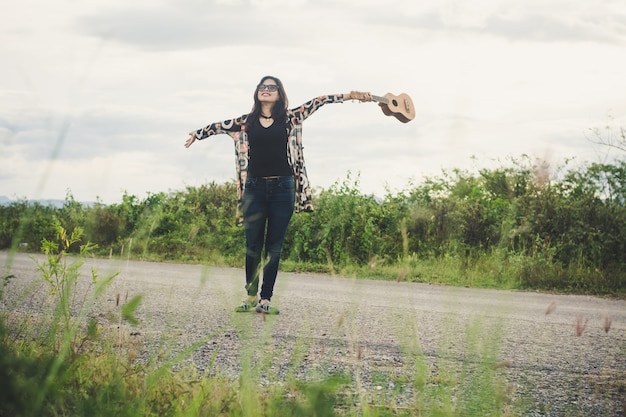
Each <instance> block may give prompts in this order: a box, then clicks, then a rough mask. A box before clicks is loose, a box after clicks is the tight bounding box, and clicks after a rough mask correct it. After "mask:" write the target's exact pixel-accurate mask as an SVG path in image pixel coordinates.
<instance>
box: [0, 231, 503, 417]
mask: <svg viewBox="0 0 626 417" xmlns="http://www.w3.org/2000/svg"><path fill="white" fill-rule="evenodd" d="M81 236H82V233H81V230H80V229H76V230H74V231H73V232H72V233H70V234H68V233H67V232H66V231H65V230H64V229H63V228H62V227H60V226H57V238H58V242H52V241H46V240H44V242H43V245H42V248H43V251H44V254H45V255H46V256H45V260H44V261H43V262H38V261H35V262H36V266H37V268H38V270H39V272H40V274H41V277H42V283H44V286H45V287H46V288H47V299H46V302H47V305H48V307H49V309H50V314H46V312H45V311H27V312H24V311H21V312H16V311H5V312H3V313H2V315H0V416H12V417H31V416H33V417H34V416H37V417H45V416H107V417H109V416H122V417H124V416H163V417H167V416H171V417H183V416H211V417H216V416H242V417H244V416H245V417H265V416H363V417H383V416H459V415H480V416H501V415H515V414H514V413H513V411H512V409H511V408H510V404H509V400H508V399H507V398H506V392H504V391H503V390H502V388H501V387H502V381H501V380H500V378H499V377H498V376H497V372H496V369H497V368H496V367H494V360H495V359H494V356H493V349H495V346H497V336H496V337H495V339H494V340H493V341H491V342H493V343H478V340H479V339H480V338H479V337H478V333H481V331H480V330H479V329H477V328H475V329H472V328H469V329H468V334H467V344H468V346H469V351H468V358H470V359H471V360H468V361H466V362H465V363H463V364H461V368H460V369H457V367H456V366H455V364H454V363H453V362H449V363H446V362H445V361H443V360H442V361H441V362H440V363H439V364H438V372H437V374H436V375H433V373H432V371H431V369H430V365H429V364H428V363H427V361H426V359H425V358H424V356H423V354H422V353H421V352H420V349H419V346H413V345H412V344H411V342H410V340H417V338H416V337H414V338H407V339H406V343H405V348H406V353H405V355H406V361H407V363H412V364H413V365H412V366H413V371H412V372H407V373H406V374H403V375H398V374H392V373H386V372H385V371H384V370H375V371H372V372H371V373H370V374H369V376H368V377H369V378H370V379H372V381H373V382H374V383H376V381H379V386H386V387H389V386H391V387H393V388H391V389H387V388H385V390H382V391H380V392H373V393H372V392H369V393H367V392H366V390H364V389H363V383H362V379H363V374H362V372H361V371H362V370H361V368H360V365H359V360H360V358H359V357H356V358H355V362H354V364H353V365H352V366H347V367H346V369H344V370H342V371H335V372H329V371H325V370H324V369H328V368H325V367H324V365H328V364H323V365H322V366H321V367H318V368H316V369H317V371H315V372H313V373H311V374H308V375H306V376H305V377H304V378H303V377H302V375H301V374H299V372H297V371H295V370H296V369H299V368H300V366H301V363H299V361H301V360H302V358H303V357H304V354H305V352H306V350H307V349H308V348H309V347H310V346H307V344H306V341H305V340H306V338H304V337H303V338H302V340H301V341H300V342H299V347H297V348H296V353H295V354H294V355H293V356H292V363H291V364H290V367H291V368H292V371H289V372H288V373H287V375H286V376H282V377H279V376H278V375H276V374H275V373H271V372H269V373H267V372H266V373H265V375H264V378H265V383H263V384H259V383H258V382H257V381H259V375H260V374H259V373H260V372H265V371H264V370H267V369H268V368H269V367H268V366H267V365H268V364H269V363H271V362H272V360H273V359H272V357H271V353H262V355H266V356H265V357H261V358H254V359H253V356H254V355H258V354H259V352H258V351H256V352H254V351H247V350H245V349H242V355H241V356H242V359H241V369H242V372H241V375H240V378H238V379H233V378H228V377H226V376H224V375H222V374H220V373H219V372H213V373H212V374H211V376H209V375H206V374H205V375H201V374H200V373H199V372H198V370H197V369H196V368H195V366H194V365H193V364H190V365H185V363H186V362H185V359H186V358H187V357H189V356H190V355H191V354H192V353H193V351H194V350H195V349H197V348H198V347H199V345H200V344H202V343H206V342H207V340H203V341H200V342H197V343H195V344H194V345H192V346H189V347H187V348H185V349H184V350H183V351H182V352H176V353H175V354H173V355H171V356H173V357H174V359H171V360H168V361H165V362H163V361H162V360H161V358H157V357H148V358H145V357H144V358H142V359H140V357H139V351H140V350H142V349H143V347H142V346H139V345H138V344H137V343H135V342H133V340H132V339H130V338H127V337H124V336H123V335H122V334H121V332H122V331H123V330H122V329H125V328H126V329H127V328H128V326H130V325H132V324H133V323H134V322H135V320H136V319H135V317H134V313H135V310H136V309H137V307H138V306H139V303H140V301H141V298H140V297H136V298H134V299H132V300H130V301H129V302H128V303H126V304H125V305H118V309H117V310H116V311H114V312H112V313H111V314H109V315H108V318H107V319H106V320H103V319H102V317H97V316H96V315H94V314H93V313H92V312H91V311H90V310H89V306H93V305H94V303H95V301H96V300H97V299H98V298H99V297H101V296H102V294H103V292H104V290H105V289H106V287H107V286H109V285H110V284H111V282H112V281H113V280H114V279H115V277H116V276H117V274H112V275H111V276H107V277H104V278H100V277H99V276H98V273H97V271H95V270H91V277H90V281H89V285H88V287H89V290H88V291H87V293H86V295H81V292H80V291H78V290H77V288H78V281H79V278H80V277H81V266H82V265H83V262H82V260H81V259H83V257H84V256H87V255H88V254H89V252H90V249H92V246H91V245H89V244H86V245H84V246H82V247H81V250H80V256H78V257H72V258H71V260H70V258H69V257H66V255H65V254H66V252H67V251H68V249H69V247H70V246H72V245H75V244H77V243H79V242H80V238H81ZM10 279H11V276H9V275H6V279H4V280H3V282H4V286H6V285H7V284H8V283H9V280H10ZM3 289H4V287H3ZM2 294H3V296H4V291H2ZM44 304H46V303H44ZM268 328H269V327H268ZM238 331H239V332H240V333H242V335H243V336H244V337H245V332H246V329H245V326H241V325H239V326H238ZM494 334H497V332H496V333H494ZM261 337H263V338H266V339H267V340H268V341H269V340H270V339H271V332H269V331H267V332H265V333H264V334H263V335H261ZM487 347H488V348H487ZM270 352H271V350H270ZM298 352H300V353H299V354H298ZM264 364H265V365H264Z"/></svg>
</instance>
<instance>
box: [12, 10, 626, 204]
mask: <svg viewBox="0 0 626 417" xmlns="http://www.w3.org/2000/svg"><path fill="white" fill-rule="evenodd" d="M625 46H626V3H625V2H623V1H622V0H619V1H602V0H585V1H580V2H572V1H570V0H558V1H555V0H510V1H506V0H475V1H471V2H470V1H467V0H456V1H455V0H452V1H420V2H418V1H413V0H385V1H382V0H378V1H370V0H310V1H306V0H256V1H254V0H247V1H246V0H151V1H142V0H135V1H128V0H124V1H120V0H106V1H104V0H94V1H75V0H74V1H62V0H8V1H5V2H4V7H3V10H2V13H1V14H0V57H1V58H2V65H0V196H1V195H5V196H7V197H9V198H12V199H16V198H59V199H63V198H64V197H65V195H66V193H67V192H68V191H69V192H71V193H72V194H73V196H74V197H75V198H76V199H77V200H79V201H95V200H96V199H97V198H99V199H100V201H102V202H104V203H117V202H120V201H121V196H122V195H123V193H124V192H127V193H129V194H132V195H136V196H137V197H139V198H145V197H146V196H147V195H148V194H149V193H157V192H161V191H163V192H168V191H176V190H183V189H184V188H185V187H186V186H198V185H201V184H203V183H206V182H210V181H216V182H218V183H223V182H226V181H232V180H233V179H234V176H235V163H234V150H233V144H232V140H231V139H230V137H229V136H227V135H218V136H214V137H212V138H210V139H208V140H204V141H201V142H196V143H195V144H194V145H192V146H191V148H189V149H185V148H184V146H183V144H184V142H185V140H186V139H187V136H188V132H189V131H191V130H193V129H197V128H200V127H203V126H205V125H207V124H209V123H211V122H215V121H220V120H223V119H228V118H232V117H236V116H240V115H242V114H244V113H247V112H248V111H249V110H250V108H251V106H252V97H253V94H254V88H255V86H256V84H257V83H258V81H259V80H260V78H261V77H262V76H264V75H267V74H271V75H275V76H277V77H279V78H281V80H282V81H283V83H284V84H285V88H286V90H287V93H288V97H289V101H290V105H291V107H295V106H297V105H300V104H302V103H304V102H305V101H307V100H309V99H311V98H313V97H316V96H318V95H322V94H331V93H343V92H349V91H350V90H363V91H371V92H372V93H374V94H376V95H384V94H385V93H387V92H391V93H393V94H400V93H407V94H409V95H410V96H411V97H412V99H413V102H414V105H415V108H416V113H417V114H416V117H415V119H414V120H413V121H412V122H410V123H406V124H403V123H400V122H399V121H398V120H396V119H395V118H393V117H388V116H385V115H384V114H383V113H382V112H381V111H380V109H379V108H378V106H377V105H376V104H374V103H358V102H347V103H344V104H331V105H327V106H324V107H322V108H321V109H320V110H319V111H318V112H317V113H315V114H314V115H313V116H312V117H311V118H309V119H308V120H307V121H306V122H305V124H304V136H303V137H304V142H305V158H306V161H307V168H308V172H309V176H310V179H311V181H312V184H313V186H314V187H316V188H328V187H330V186H331V185H332V184H333V183H335V182H336V181H338V180H339V181H342V180H343V179H345V178H346V175H347V174H348V172H350V173H352V177H356V176H360V187H361V190H362V191H363V192H365V193H375V194H379V195H382V194H383V193H384V191H385V189H386V188H388V189H390V190H392V191H397V190H402V189H405V188H407V187H408V186H409V185H410V184H411V183H419V182H420V180H421V179H422V178H423V176H424V175H427V176H433V175H438V174H439V173H440V172H441V170H442V169H452V168H463V169H477V168H482V167H489V166H494V164H495V166H500V165H502V164H506V161H507V160H508V159H510V158H519V157H521V155H524V154H525V155H529V156H530V157H532V158H541V159H546V160H548V161H549V162H550V163H551V164H552V166H559V165H561V164H562V163H563V161H564V160H566V159H569V158H575V161H577V162H578V163H585V162H587V161H592V162H593V161H600V160H603V159H604V158H606V152H607V149H602V148H601V147H598V146H596V145H593V144H592V143H591V142H590V141H589V140H588V138H587V137H588V136H589V129H592V128H598V127H603V126H605V125H607V123H609V124H610V125H611V126H614V127H617V128H619V127H623V126H626V99H625V93H626V50H625Z"/></svg>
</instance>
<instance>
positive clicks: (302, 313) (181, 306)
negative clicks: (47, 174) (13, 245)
mask: <svg viewBox="0 0 626 417" xmlns="http://www.w3.org/2000/svg"><path fill="white" fill-rule="evenodd" d="M7 256H8V255H7V253H6V252H0V264H2V265H4V269H3V271H4V273H5V274H6V271H9V272H10V273H11V274H13V275H15V276H16V277H17V278H16V279H14V280H12V282H11V284H10V285H9V288H8V290H7V296H6V297H5V300H4V302H3V305H2V309H5V310H6V309H8V310H11V309H23V308H33V307H32V306H31V307H26V306H25V305H24V303H23V302H21V303H20V304H19V305H17V304H14V303H12V302H11V301H9V300H12V299H14V298H12V297H13V296H15V295H16V294H18V293H19V292H20V291H23V288H24V285H25V284H26V283H27V282H31V281H32V280H33V279H36V278H37V276H38V275H37V274H36V271H35V269H34V262H33V260H32V259H31V258H30V257H28V256H27V255H24V254H18V255H16V256H15V257H11V258H8V257H7ZM92 267H93V268H95V269H96V270H97V271H98V273H99V275H100V276H101V277H103V276H106V275H107V274H109V273H113V272H119V273H120V274H119V276H118V277H117V278H116V279H115V280H114V282H113V284H112V286H111V287H110V289H109V291H108V292H107V294H106V296H105V297H104V300H103V301H102V305H99V306H97V307H96V308H97V309H98V310H100V311H102V312H106V311H111V310H114V309H115V308H116V306H115V302H116V296H117V294H119V295H120V297H121V299H122V301H123V300H124V299H129V298H130V297H132V296H134V295H137V294H142V295H143V302H142V305H141V308H140V310H139V312H138V317H139V318H140V319H141V324H140V325H139V326H138V327H137V328H134V329H133V330H132V332H134V334H140V335H141V336H142V337H143V338H144V339H145V341H146V346H147V347H146V349H147V351H148V354H149V352H150V350H151V349H163V347H164V346H167V348H168V349H170V350H173V351H178V350H182V349H184V348H185V347H187V346H189V345H191V344H192V343H195V342H200V343H199V345H198V346H197V347H196V348H195V349H194V350H193V353H192V354H191V355H190V358H189V361H191V362H193V363H194V364H195V365H196V366H197V368H198V369H200V370H201V371H202V372H208V373H213V372H217V371H220V372H226V373H228V374H231V375H233V376H235V375H238V373H239V372H240V371H241V363H242V357H243V358H249V359H250V360H251V361H252V363H253V364H255V366H257V365H258V366H264V367H266V368H264V371H263V372H262V373H261V374H262V375H264V377H266V378H270V377H271V376H272V375H274V376H277V377H279V378H280V377H284V375H286V374H288V373H293V372H296V373H298V374H302V375H305V374H307V373H308V372H310V371H312V370H313V371H314V370H315V369H320V370H322V369H324V370H326V371H328V370H330V371H333V370H349V371H351V372H353V373H354V374H355V375H358V378H357V381H356V383H357V385H358V386H359V388H360V389H362V390H364V391H366V392H369V393H372V394H371V395H375V394H376V393H377V392H378V394H376V395H384V393H385V392H389V391H393V392H395V394H394V395H397V392H398V389H397V388H398V385H399V384H400V382H399V381H401V380H402V379H401V378H394V377H390V376H389V375H395V376H398V375H400V374H403V373H408V374H409V375H411V374H414V373H415V371H414V369H415V368H416V366H418V365H419V364H420V363H421V364H422V365H424V366H425V367H426V368H422V371H420V372H426V374H427V379H429V380H431V381H433V383H435V382H434V381H437V380H440V378H441V377H442V375H443V374H444V373H446V374H448V373H450V374H452V375H455V378H461V379H462V378H467V381H466V382H467V384H470V385H471V384H473V383H474V382H473V381H474V380H473V379H472V378H473V377H475V378H479V376H478V372H480V371H479V370H480V369H483V370H484V369H493V367H494V366H495V368H496V371H495V373H494V375H496V376H497V377H498V378H499V377H501V378H502V379H503V381H504V382H505V385H506V386H505V387H503V389H504V390H506V391H507V392H509V393H510V394H511V395H512V396H513V397H514V398H516V399H524V400H525V402H526V404H527V407H528V410H527V414H525V415H546V416H548V415H549V416H574V415H581V416H619V415H622V413H623V407H624V396H625V388H626V303H625V301H624V300H609V299H601V298H595V297H588V296H561V295H559V296H557V295H547V294H538V293H526V292H513V291H496V290H476V289H466V288H449V287H441V286H433V285H425V284H416V283H404V282H399V283H398V282H382V281H371V280H355V279H350V278H344V277H331V276H324V275H310V274H289V273H280V274H279V278H278V283H277V288H276V295H275V297H274V299H273V300H272V301H273V304H275V305H276V306H278V307H280V310H281V314H280V315H278V316H268V317H263V316H262V315H260V314H256V313H244V314H235V313H232V310H233V308H234V306H235V305H236V304H237V303H238V302H239V301H240V299H241V298H242V296H243V294H244V293H243V281H244V278H243V271H242V270H239V269H229V268H207V267H202V266H197V265H179V264H167V263H151V262H129V261H124V262H122V261H108V260H89V261H88V263H87V264H86V265H85V266H84V267H83V269H84V271H85V273H86V274H87V275H88V274H89V272H88V271H89V269H88V268H92ZM548 312H549V314H548ZM609 323H610V325H609ZM150 346H152V347H150ZM242 352H245V353H246V354H245V355H242ZM255 352H256V353H255ZM268 352H269V353H268ZM264 358H265V359H264ZM424 369H425V371H424ZM476 369H478V370H476ZM462 371H465V373H463V372H462ZM381 375H387V377H381ZM472 375H473V376H472ZM476 380H478V379H476ZM266 382H267V381H266ZM459 384H460V385H462V384H463V381H460V382H459ZM403 395H405V396H406V397H407V398H410V397H411V395H412V393H411V392H410V390H408V391H407V390H404V391H403Z"/></svg>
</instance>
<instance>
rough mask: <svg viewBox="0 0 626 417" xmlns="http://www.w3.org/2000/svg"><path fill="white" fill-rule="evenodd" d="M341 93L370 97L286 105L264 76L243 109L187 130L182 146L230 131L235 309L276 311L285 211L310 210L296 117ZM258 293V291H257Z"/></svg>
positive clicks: (278, 86)
mask: <svg viewBox="0 0 626 417" xmlns="http://www.w3.org/2000/svg"><path fill="white" fill-rule="evenodd" d="M344 99H359V100H360V101H371V100H372V96H371V94H370V93H358V92H351V93H349V94H334V95H327V96H320V97H317V98H315V99H313V100H311V101H308V102H306V103H305V104H303V105H302V106H300V107H297V108H294V109H289V108H288V106H289V101H288V100H287V94H286V93H285V89H284V87H283V84H282V82H281V81H280V80H279V79H278V78H276V77H272V76H265V77H263V78H262V79H261V82H260V83H259V84H258V85H257V87H256V89H255V93H254V105H253V107H252V111H251V112H250V113H249V114H245V115H243V116H241V117H238V118H236V119H229V120H224V121H222V122H217V123H212V124H210V125H208V126H206V127H204V128H202V129H198V130H196V131H193V132H190V133H189V138H188V139H187V141H186V142H185V147H186V148H188V147H189V146H191V144H192V143H194V142H195V141H196V140H202V139H205V138H207V137H209V136H211V135H215V134H218V133H226V134H228V135H230V136H231V137H232V139H233V141H234V143H235V153H236V159H237V192H238V204H237V220H238V223H239V224H242V223H243V225H244V229H245V234H246V287H245V288H246V292H247V294H248V297H247V298H246V299H244V300H243V302H242V303H241V305H239V306H238V307H237V308H236V309H235V311H237V312H246V311H251V310H252V309H253V308H255V307H256V311H257V312H258V313H267V314H278V309H277V308H276V307H274V306H271V305H270V301H271V299H272V295H273V292H274V284H275V283H276V275H277V273H278V265H279V263H280V253H281V250H282V246H283V241H284V239H285V234H286V232H287V226H288V225H289V221H290V220H291V215H292V214H293V212H294V208H295V210H296V211H297V212H298V211H312V210H313V205H312V203H311V187H310V186H309V180H308V177H307V174H306V169H305V166H304V156H303V154H302V122H303V121H304V120H305V119H306V118H307V117H309V116H310V115H311V114H313V113H314V112H315V111H316V110H317V109H318V108H320V107H321V106H323V105H324V104H328V103H341V102H343V101H344ZM264 246H265V258H266V263H265V265H264V267H263V285H262V286H261V293H260V294H258V287H259V273H260V271H259V270H260V265H261V259H262V258H261V253H262V250H263V247H264ZM257 294H258V295H257Z"/></svg>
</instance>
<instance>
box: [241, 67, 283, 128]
mask: <svg viewBox="0 0 626 417" xmlns="http://www.w3.org/2000/svg"><path fill="white" fill-rule="evenodd" d="M265 80H273V81H274V82H275V83H276V85H277V86H278V101H276V103H274V107H272V118H273V119H274V120H276V121H281V122H282V121H284V120H285V114H286V113H287V107H288V106H289V99H287V93H286V92H285V87H283V83H282V81H280V80H279V79H278V78H276V77H273V76H271V75H266V76H265V77H263V78H261V81H259V85H260V84H263V82H264V81H265ZM260 114H261V102H259V95H258V91H257V87H254V105H253V106H252V111H250V114H249V115H248V120H247V121H246V125H248V126H249V125H250V124H251V123H252V122H255V121H257V120H259V116H260Z"/></svg>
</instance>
